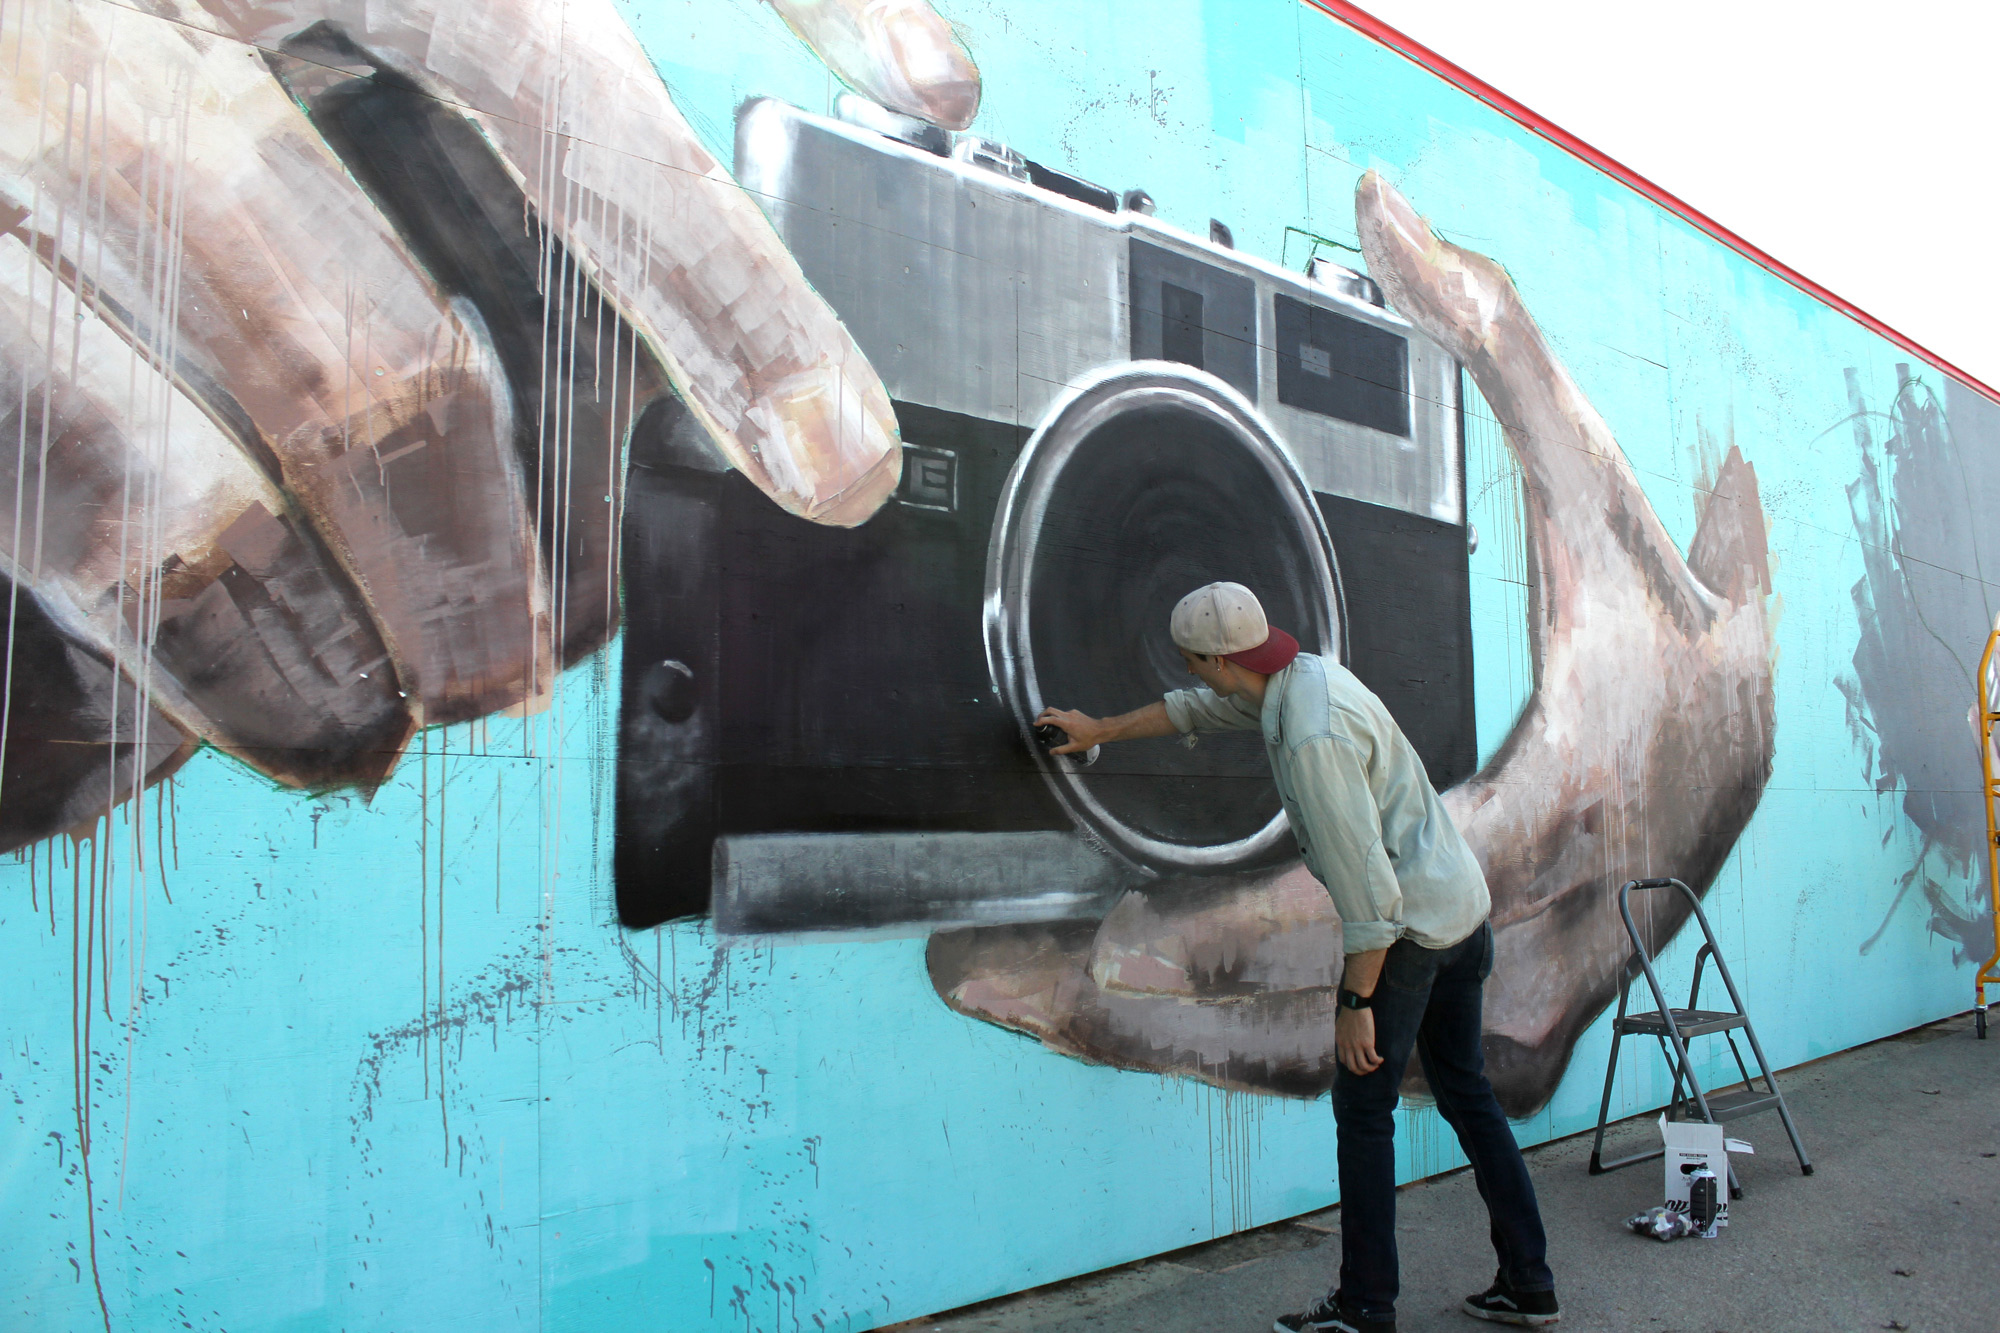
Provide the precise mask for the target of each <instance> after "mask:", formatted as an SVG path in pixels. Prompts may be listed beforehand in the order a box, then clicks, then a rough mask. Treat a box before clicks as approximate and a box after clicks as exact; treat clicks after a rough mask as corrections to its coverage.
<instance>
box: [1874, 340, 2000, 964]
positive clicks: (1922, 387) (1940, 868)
mask: <svg viewBox="0 0 2000 1333" xmlns="http://www.w3.org/2000/svg"><path fill="white" fill-rule="evenodd" d="M1896 378H1897V392H1896V396H1895V398H1894V400H1893V401H1892V402H1890V403H1889V404H1886V405H1871V404H1870V403H1869V402H1868V401H1867V400H1866V398H1865V396H1864V394H1863V392H1862V389H1861V383H1860V376H1859V375H1858V373H1857V372H1856V371H1854V370H1851V369H1850V370H1849V371H1848V372H1847V393H1848V402H1849V405H1850V406H1851V407H1852V409H1853V413H1852V415H1851V417H1850V418H1849V420H1850V422H1851V424H1852V427H1853V431H1854V439H1855V443H1856V445H1857V446H1858V447H1859V449H1860V452H1861V470H1860V474H1859V475H1858V476H1857V477H1856V479H1855V480H1854V482H1853V483H1852V484H1851V485H1850V486H1849V487H1848V488H1847V497H1848V507H1849V509H1850V510H1851V511H1852V513H1853V516H1854V529H1855V532H1856V534H1857V535H1858V536H1859V537H1860V539H1861V551H1862V565H1863V569H1864V573H1863V576H1862V578H1861V580H1860V581H1859V582H1857V583H1856V584H1855V585H1854V609H1855V615H1856V618H1857V619H1858V620H1859V622H1860V640H1859V642H1858V643H1857V645H1856V647H1855V650H1854V674H1853V675H1852V676H1843V677H1841V678H1840V680H1839V681H1838V684H1839V687H1840V689H1841V692H1842V693H1843V694H1844V695H1846V697H1847V707H1848V726H1849V728H1850V730H1851V731H1852V732H1853V734H1854V736H1855V738H1856V740H1857V741H1858V742H1859V743H1860V745H1861V747H1862V752H1863V754H1864V756H1865V760H1864V763H1865V769H1864V775H1865V776H1866V777H1867V778H1868V780H1869V781H1870V782H1872V783H1873V785H1874V787H1875V789H1876V791H1878V792H1885V793H1886V792H1893V791H1896V790H1897V789H1899V788H1900V789H1901V790H1902V793H1903V813H1904V815H1905V816H1906V817H1907V818H1908V819H1909V821H1910V822H1911V823H1912V824H1914V825H1915V826H1916V828H1917V831H1918V833H1919V835H1920V836H1921V838H1922V843H1921V845H1920V847H1919V848H1918V851H1917V854H1916V856H1915V857H1914V858H1913V860H1912V862H1911V865H1910V868H1909V869H1908V870H1907V871H1906V872H1905V873H1904V874H1903V876H1902V878H1901V880H1900V881H1899V883H1898V885H1897V891H1896V897H1895V900H1894V902H1893V903H1892V904H1891V905H1890V907H1889V910H1888V912H1887V913H1885V914H1884V917H1883V921H1882V924H1881V926H1879V927H1878V928H1877V929H1876V931H1875V933H1874V934H1873V935H1871V936H1870V937H1869V938H1868V939H1867V940H1865V941H1863V942H1862V945H1861V952H1863V953H1866V952H1868V950H1869V949H1871V948H1872V947H1873V946H1874V944H1875V942H1876V941H1877V940H1878V939H1880V938H1881V936H1882V933H1883V931H1885V930H1886V929H1887V928H1888V925H1889V922H1890V920H1891V919H1893V918H1894V916H1895V913H1896V910H1897V908H1899V907H1900V906H1901V905H1902V902H1903V900H1904V898H1906V897H1907V896H1908V895H1909V893H1910V890H1911V889H1912V888H1916V889H1918V890H1919V891H1920V892H1921V893H1922V894H1923V896H1924V899H1925V901H1927V902H1928V903H1929V905H1930V913H1931V915H1930V923H1929V924H1930V929H1931V930H1932V931H1933V932H1934V933H1936V934H1938V935H1941V936H1943V937H1945V938H1946V939H1949V940H1951V941H1952V942H1953V944H1954V946H1955V951H1956V954H1957V957H1958V959H1959V960H1960V961H1963V960H1964V959H1965V958H1968V957H1972V956H1974V955H1977V957H1979V958H1981V959H1984V958H1985V957H1986V956H1987V954H1988V953H1989V952H1990V951H1991V948H1992V939H1993V934H1992V913H1991V911H1990V910H1989V909H1988V908H1987V906H1986V887H1985V884H1986V881H1985V871H1986V866H1985V863H1984V854H1983V851H1982V848H1983V847H1984V845H1985V839H1986V815H1985V812H1984V811H1983V810H1982V809H1981V808H1980V797H1979V785H1980V772H1979V745H1978V741H1977V739H1976V738H1975V735H1974V733H1973V731H1972V729H1971V724H1970V719H1969V711H1970V709H1971V707H1972V704H1973V698H1974V687H1973V678H1974V676H1975V674H1976V673H1977V671H1978V669H1979V657H1980V654H1981V652H1982V651H1983V650H1984V648H1985V645H1986V635H1987V632H1988V629H1989V628H1990V627H1991V625H1992V624H1993V615H1994V611H1995V607H1996V601H2000V597H1996V589H1995V588H1994V587H1993V586H1992V584H1991V583H1990V582H1989V580H1990V579H1991V578H1992V577H1993V576H1994V575H1995V574H1996V573H2000V533H1994V534H1990V535H1989V534H1987V533H1985V532H1983V531H1982V528H1983V527H1985V519H1986V517H1987V516H1990V515H2000V449H1996V448H1994V446H1995V445H2000V407H1996V405H1995V404H1993V403H1991V402H1989V401H1987V399H1985V398H1984V397H1983V396H1981V395H1980V394H1978V393H1976V392H1973V391H1972V390H1969V389H1966V388H1964V387H1963V386H1962V385H1959V384H1957V383H1954V382H1951V381H1949V380H1947V381H1946V384H1945V389H1944V393H1943V394H1942V395H1940V394H1939V393H1938V392H1937V390H1935V389H1934V388H1932V387H1931V386H1930V385H1929V384H1927V383H1926V382H1925V381H1924V380H1923V379H1922V378H1913V377H1912V375H1911V373H1910V367H1908V366H1907V365H1904V366H1898V367H1897V371H1896Z"/></svg>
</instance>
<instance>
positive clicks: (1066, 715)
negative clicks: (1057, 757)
mask: <svg viewBox="0 0 2000 1333" xmlns="http://www.w3.org/2000/svg"><path fill="white" fill-rule="evenodd" d="M1035 725H1036V726H1038V727H1041V726H1055V727H1061V728H1062V729H1063V731H1064V732H1065V733H1067V734H1068V736H1069V744H1068V745H1058V746H1056V747H1055V748H1054V749H1052V750H1050V751H1049V753H1050V754H1082V753H1083V752H1084V751H1086V750H1088V749H1089V748H1090V747H1091V746H1093V745H1103V744H1105V743H1106V742H1109V741H1139V740H1145V739H1146V738H1148V737H1150V736H1171V735H1173V734H1174V724H1173V722H1172V721H1171V720H1170V719H1169V718H1168V717H1167V706H1166V705H1165V704H1163V703H1158V702H1155V703H1150V704H1147V705H1146V706H1145V707H1144V708H1140V709H1136V710H1135V711H1133V712H1130V713H1120V714H1119V715H1118V716H1117V717H1105V718H1096V717H1092V716H1091V715H1090V714H1088V713H1079V712H1077V711H1076V710H1075V709H1071V708H1044V709H1043V710H1042V711H1041V713H1040V714H1039V715H1037V716H1036V718H1035Z"/></svg>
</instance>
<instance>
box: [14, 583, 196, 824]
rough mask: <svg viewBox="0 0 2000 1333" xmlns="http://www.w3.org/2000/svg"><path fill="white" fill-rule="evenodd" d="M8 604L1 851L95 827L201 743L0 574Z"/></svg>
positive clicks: (36, 600) (37, 601) (32, 597)
mask: <svg viewBox="0 0 2000 1333" xmlns="http://www.w3.org/2000/svg"><path fill="white" fill-rule="evenodd" d="M0 607H4V615H5V634H6V658H5V664H4V667H0V673H4V694H0V852H12V851H16V850H18V849H20V848H22V847H25V846H27V845H28V844H30V843H34V842H39V841H41V840H42V839H43V838H47V837H51V836H53V835H55V834H58V833H68V832H72V831H79V830H85V829H88V828H89V827H90V825H91V824H92V822H93V821H94V820H96V819H97V818H98V817H100V816H102V815H103V814H104V812H105V810H106V808H107V807H108V806H114V805H117V804H119V803H120V802H123V801H129V800H131V799H132V798H133V797H135V796H137V795H138V794H139V793H140V791H142V790H143V789H144V788H146V787H147V786H149V785H151V784H152V783H155V782H158V781H159V780H160V779H162V778H164V777H166V776H168V775H169V774H171V773H172V772H173V771H174V770H175V769H176V768H178V767H180V765H181V764H182V763H183V762H184V761H185V760H186V759H187V757H188V756H189V755H191V754H193V753H194V747H195V740H194V737H193V736H190V735H189V734H188V733H186V732H184V731H182V730H181V729H180V728H179V727H178V726H176V725H175V724H174V722H173V720H172V719H171V718H169V717H167V716H166V715H165V714H164V713H162V712H161V711H160V710H159V709H158V708H157V707H155V706H153V704H152V702H151V701H150V700H148V699H146V698H145V697H144V696H142V694H141V692H140V691H139V690H138V689H136V688H134V687H133V684H132V682H131V681H130V680H129V679H127V678H126V677H125V676H124V675H122V674H121V673H120V672H119V670H118V669H117V668H116V667H115V666H113V665H112V664H111V662H110V661H109V659H107V658H106V657H104V656H103V655H102V654H101V653H99V652H97V651H96V650H94V649H93V648H91V647H90V646H89V645H88V644H85V643H81V642H79V641H78V640H77V639H75V638H73V637H71V636H70V635H68V634H66V633H64V631H63V630H62V628H61V627H60V626H59V625H57V624H56V622H55V620H54V619H53V618H52V617H51V616H50V615H49V614H48V612H47V611H46V610H45V609H44V608H43V607H42V604H41V601H40V599H39V598H37V597H36V596H35V593H34V590H33V589H31V588H24V587H22V586H21V585H20V584H18V583H15V582H14V581H13V580H12V579H9V578H6V577H4V576H0Z"/></svg>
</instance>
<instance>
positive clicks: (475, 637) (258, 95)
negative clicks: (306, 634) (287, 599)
mask: <svg viewBox="0 0 2000 1333" xmlns="http://www.w3.org/2000/svg"><path fill="white" fill-rule="evenodd" d="M50 8H51V10H52V13H51V14H50V15H49V16H47V21H45V22H44V21H24V22H22V23H20V24H19V25H18V26H17V27H16V29H15V30H16V31H17V32H19V33H20V34H21V37H22V40H21V46H20V50H19V54H18V55H17V57H16V58H17V59H19V60H20V61H21V62H22V63H23V64H24V65H25V66H26V69H25V71H24V72H23V73H22V74H21V75H20V76H19V77H16V78H14V79H13V80H11V81H10V82H9V84H8V85H7V86H8V88H9V89H10V90H11V92H10V94H9V96H10V97H11V98H12V99H13V105H12V106H11V108H10V109H9V113H8V114H7V115H6V116H4V117H0V120H4V121H5V126H4V128H0V166H4V169H5V171H6V172H7V174H8V176H9V177H10V178H11V179H12V180H13V181H14V182H15V185H14V187H13V188H14V190H15V193H16V197H17V198H19V199H21V200H23V201H24V202H25V203H27V205H28V206H29V209H30V213H29V216H28V218H27V219H26V220H25V221H24V222H23V223H22V224H21V228H22V229H23V230H24V231H25V232H27V233H28V234H29V235H31V236H32V237H33V238H34V244H35V245H36V246H37V248H38V249H40V250H44V251H46V252H47V253H48V262H49V263H50V264H51V265H52V266H54V267H57V268H59V269H62V270H63V271H65V272H71V273H75V274H78V275H80V277H79V278H78V279H77V280H78V281H79V282H81V283H82V284H84V285H85V287H87V289H88V293H89V297H88V299H89V303H90V304H91V305H92V306H93V308H94V309H95V310H96V311H97V313H98V315H99V316H100V317H101V318H103V319H104V320H105V321H106V322H107V323H110V324H112V325H113V326H115V327H117V328H119V330H120V331H121V333H122V334H123V336H124V337H125V339H126V340H127V341H128V342H129V343H130V344H131V345H132V346H133V347H134V348H136V349H138V350H139V351H140V352H141V353H142V354H143V355H144V356H146V357H149V358H152V359H153V360H154V361H155V363H156V364H157V365H159V366H160V367H161V369H162V370H163V371H165V372H166V373H167V374H169V375H170V376H172V377H173V378H174V379H175V380H176V381H177V382H178V383H180V385H181V386H182V387H183V390H184V391H185V392H186V393H187V394H188V396H189V397H190V398H192V399H194V400H195V401H197V402H199V403H200V404H201V406H202V408H203V410H204V411H206V412H207V413H208V414H209V415H210V416H211V417H212V418H213V419H215V420H216V421H217V422H218V424H220V425H222V426H223V427H224V428H226V429H227V430H229V431H230V432H231V433H232V434H233V435H235V436H236V437H237V439H238V442H239V444H240V445H241V446H242V447H243V448H244V449H245V450H247V451H249V452H250V453H251V454H253V455H254V456H256V457H258V458H259V459H260V460H261V461H262V462H263V465H264V466H265V468H266V470H267V471H268V472H269V473H270V475H271V476H272V477H273V478H274V479H275V480H277V481H278V482H280V483H281V484H282V485H283V487H284V488H285V490H286V491H287V493H288V494H289V496H290V497H291V498H292V499H293V500H294V501H295V502H296V504H297V506H298V508H299V510H300V511H301V512H302V513H303V514H305V515H306V516H307V517H308V519H309V520H310V522H311V524H312V525H313V527H314V528H315V530H316V534H317V537H318V539H319V540H321V541H323V542H324V543H325V545H326V547H327V548H328V550H330V551H331V552H332V554H333V556H334V558H335V560H336V561H337V562H338V564H339V566H340V567H341V570H342V572H343V574H344V576H345V577H346V578H347V579H349V580H351V582H352V583H353V584H354V585H355V586H356V588H357V589H358V590H359V592H360V594H361V596H362V598H363V600H364V601H365V603H366V605H367V607H368V609H369V615H370V617H371V619H372V620H373V622H374V626H375V628H376V630H377V631H378V632H379V634H380V637H381V639H382V641H383V643H384V645H385V646H386V648H387V650H388V653H389V656H390V658H391V660H392V662H393V664H394V670H395V676H396V679H397V682H398V687H399V688H400V689H401V690H402V691H403V692H404V693H405V694H407V695H408V697H409V699H410V700H411V701H413V703H414V704H415V706H416V711H417V712H418V713H419V715H420V719H421V720H422V721H425V722H448V721H455V720H459V719H463V718H470V717H476V716H480V715H483V714H485V713H488V712H491V711H493V710H495V709H498V708H502V707H506V706H508V705H512V704H519V703H522V702H524V701H532V700H534V699H537V698H539V697H541V696H542V695H543V694H544V693H545V692H546V690H547V689H548V683H549V679H550V676H551V672H550V666H549V658H550V648H549V646H548V642H547V639H548V626H547V611H546V595H545V591H544V588H543V585H542V574H541V571H540V569H539V567H538V560H537V557H536V552H535V549H534V545H533V542H532V539H531V535H530V526H529V522H528V517H527V511H526V502H525V497H524V488H523V485H522V480H521V477H520V473H519V469H518V466H517V464H516V461H515V458H514V456H513V452H512V447H511V429H512V428H511V420H510V410H511V409H510V403H509V400H508V394H507V391H506V386H505V384H504V381H503V380H502V378H501V376H500V375H499V373H498V371H497V369H496V367H495V365H494V358H493V353H492V350H491V347H490V345H489V343H488V341H487V339H486V338H485V337H484V335H483V333H482V332H481V329H480V327H479V322H478V319H477V317H476V316H474V315H472V314H471V313H470V312H469V311H468V310H467V309H466V308H464V307H463V306H455V305H454V304H453V303H451V302H450V301H448V300H447V299H446V298H445V297H444V296H443V295H442V294H441V293H439V292H438V291H437V290H436V289H435V287H434V286H433V285H432V284H431V282H430V281H429V279H428V278H427V277H426V276H425V275H424V274H423V272H422V271H421V270H420V269H419V268H418V266H417V265H415V264H414V263H413V261H412V260H411V258H410V256H409V255H408V254H407V252H406V251H405V249H404V248H403V246H402V245H401V244H400V242H399V241H398V240H397V238H396V237H395V235H394V234H393V232H392V231H391V230H390V229H389V227H388V225H387V223H386V222H385V221H384V220H383V219H382V217H381V216H380V214H379V212H378V211H377V210H376V209H375V207H374V206H373V204H372V203H371V201H370V200H369V199H368V197H367V196H366V195H365V194H364V193H363V192H362V191H361V189H360V188H359V187H358V186H357V185H356V184H355V182H354V181H353V180H352V179H351V178H350V177H349V176H348V175H347V174H346V173H345V172H344V171H343V170H342V167H341V164H340V163H339V161H338V160H337V159H336V158H335V157H334V156H333V155H332V153H331V152H330V151H329V150H328V149H327V147H326V146H325V144H324V143H323V142H322V141H321V139H320V136H319V135H318V134H317V133H315V131H314V130H313V128H312V126H311V125H310V124H309V123H308V122H307V120H306V119H305V116H304V114H303V113H302V112H301V111H300V109H299V107H298V106H297V105H296V104H295V103H294V102H292V101H291V99H290V98H288V97H287V96H286V95H285V93H284V91H283V89H281V88H280V87H279V86H278V84H277V83H276V81H275V80H274V79H273V78H272V77H271V74H270V71H269V70H268V69H267V68H266V66H265V64H264V61H263V60H262V59H261V58H260V57H259V56H258V54H257V53H256V52H253V51H249V50H246V49H245V48H244V47H243V46H241V45H239V44H237V43H233V42H228V41H223V40H218V39H217V38H215V37H213V36H210V35H207V34H204V33H201V32H198V31H195V30H193V29H191V28H189V27H187V26H185V25H182V24H176V23H170V22H164V21H162V20H161V19H159V18H155V17H151V16H148V15H144V14H140V13H136V12H134V11H133V10H131V9H128V8H125V7H122V6H118V5H111V4H105V3H101V2H100V0H79V3H76V4H60V5H52V6H50ZM78 106H81V107H86V108H88V109H89V114H88V115H84V116H76V115H69V116H68V117H67V119H65V114H64V113H63V111H62V108H65V107H78Z"/></svg>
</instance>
